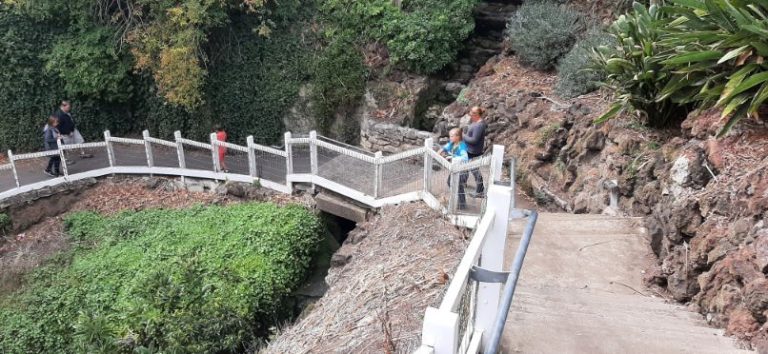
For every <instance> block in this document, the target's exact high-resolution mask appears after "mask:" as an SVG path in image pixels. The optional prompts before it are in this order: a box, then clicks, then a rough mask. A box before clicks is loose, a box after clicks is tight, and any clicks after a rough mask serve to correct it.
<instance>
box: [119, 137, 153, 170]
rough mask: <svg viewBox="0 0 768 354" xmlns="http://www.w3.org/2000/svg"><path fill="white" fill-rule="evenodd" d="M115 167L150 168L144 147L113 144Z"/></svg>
mask: <svg viewBox="0 0 768 354" xmlns="http://www.w3.org/2000/svg"><path fill="white" fill-rule="evenodd" d="M110 144H112V151H113V152H114V154H115V166H148V165H147V152H146V150H145V149H144V145H143V144H142V145H138V144H126V143H118V142H112V143H110Z"/></svg>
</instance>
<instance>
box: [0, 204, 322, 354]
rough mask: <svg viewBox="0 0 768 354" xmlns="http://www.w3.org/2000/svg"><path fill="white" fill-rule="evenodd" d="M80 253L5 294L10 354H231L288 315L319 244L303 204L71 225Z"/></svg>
mask: <svg viewBox="0 0 768 354" xmlns="http://www.w3.org/2000/svg"><path fill="white" fill-rule="evenodd" d="M65 224H66V229H67V233H68V234H69V236H70V237H71V238H72V241H73V242H74V247H73V248H72V250H71V251H68V252H66V253H64V254H61V255H60V256H58V257H57V258H56V259H54V260H53V261H52V262H51V263H50V264H48V265H47V266H44V267H42V268H40V269H38V270H37V271H35V272H34V273H32V274H30V275H29V276H28V277H27V279H26V280H25V285H24V287H23V288H22V289H20V290H18V291H17V292H15V293H12V294H9V295H6V296H5V297H3V298H0V324H1V325H0V351H1V352H3V353H86V352H87V353H151V352H164V353H193V352H194V353H229V352H243V351H246V350H249V349H253V348H254V347H255V346H257V345H258V344H259V343H260V341H261V340H262V338H264V336H265V335H267V334H269V328H270V326H273V325H275V324H276V323H277V321H279V320H280V319H281V318H284V316H285V315H286V310H285V308H286V306H285V304H284V300H285V299H286V297H287V296H288V295H289V294H291V292H292V290H294V289H296V288H297V287H298V286H299V285H300V283H301V282H302V281H303V279H304V276H305V272H306V271H307V268H308V266H309V264H310V262H311V259H312V256H313V254H314V253H315V251H316V250H317V247H318V244H319V241H320V237H319V235H320V231H321V228H320V222H319V221H318V219H317V218H316V217H315V216H314V215H312V214H311V213H310V212H309V211H308V210H306V209H304V208H302V207H299V206H287V207H278V206H275V205H273V204H270V203H250V204H239V205H233V206H226V207H222V206H212V207H195V208H191V209H185V210H165V209H152V210H145V211H140V212H125V213H122V214H118V215H116V216H111V217H103V216H100V215H98V214H95V213H91V212H80V213H76V214H72V215H70V216H68V217H67V218H66V219H65Z"/></svg>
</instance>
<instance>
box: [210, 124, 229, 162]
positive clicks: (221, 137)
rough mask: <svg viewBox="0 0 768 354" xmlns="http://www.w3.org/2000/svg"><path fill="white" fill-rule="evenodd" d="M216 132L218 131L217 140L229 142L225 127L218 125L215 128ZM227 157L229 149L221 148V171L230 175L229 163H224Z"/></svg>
mask: <svg viewBox="0 0 768 354" xmlns="http://www.w3.org/2000/svg"><path fill="white" fill-rule="evenodd" d="M213 130H214V131H216V140H218V141H227V132H226V131H224V127H222V126H220V125H217V126H216V127H215V128H213ZM226 155H227V148H226V147H224V146H219V170H221V171H222V172H224V173H228V172H229V169H228V168H227V163H226V161H224V157H225V156H226Z"/></svg>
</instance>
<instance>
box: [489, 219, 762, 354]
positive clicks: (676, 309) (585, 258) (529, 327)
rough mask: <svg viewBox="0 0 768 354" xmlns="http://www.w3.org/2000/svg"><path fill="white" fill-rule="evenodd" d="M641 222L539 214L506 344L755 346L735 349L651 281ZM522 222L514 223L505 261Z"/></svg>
mask: <svg viewBox="0 0 768 354" xmlns="http://www.w3.org/2000/svg"><path fill="white" fill-rule="evenodd" d="M641 225H642V223H641V221H640V220H639V219H633V218H615V217H605V216H599V215H573V214H541V215H540V216H539V220H538V223H537V225H536V230H535V233H534V237H533V240H532V242H531V245H530V247H529V249H528V255H527V257H526V259H525V263H524V265H523V271H522V273H521V276H520V281H519V282H518V287H517V291H516V293H515V297H514V300H513V302H512V309H511V310H510V314H509V317H508V320H507V323H506V327H505V331H504V336H503V339H502V348H503V352H504V353H527V354H534V353H558V354H566V353H590V354H598V353H621V354H634V353H637V354H640V353H643V354H645V353H654V354H666V353H669V354H672V353H675V354H677V353H697V354H705V353H712V354H715V353H717V354H724V353H751V352H750V351H745V350H739V349H736V346H735V343H734V340H733V339H731V338H728V337H724V336H723V335H722V330H718V329H714V328H710V327H708V326H707V325H706V323H704V321H703V320H702V318H701V316H700V315H698V314H697V313H694V312H691V311H688V310H687V309H686V308H685V307H683V306H681V305H678V304H676V303H669V302H666V301H664V300H663V299H662V298H661V297H659V296H658V295H656V294H653V293H652V292H651V291H649V290H647V289H645V287H644V286H643V284H642V275H643V274H642V272H643V270H644V269H646V266H647V265H648V264H649V263H650V262H652V261H653V258H652V257H653V255H652V254H651V251H650V248H649V246H648V244H649V243H648V241H647V240H646V235H645V230H644V229H643V228H642V227H641ZM523 226H524V225H523V223H522V222H514V223H513V224H512V225H511V227H510V229H511V232H510V234H511V236H510V239H509V240H508V243H507V250H506V255H507V263H511V258H512V257H514V252H515V250H516V248H517V244H518V242H519V235H520V233H521V231H522V229H523ZM512 235H513V236H512ZM508 268H509V264H507V269H508Z"/></svg>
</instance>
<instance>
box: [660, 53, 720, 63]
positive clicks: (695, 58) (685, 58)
mask: <svg viewBox="0 0 768 354" xmlns="http://www.w3.org/2000/svg"><path fill="white" fill-rule="evenodd" d="M722 55H723V53H722V52H720V51H716V50H709V51H704V52H693V53H686V54H682V55H676V56H673V57H672V58H670V59H667V60H664V61H662V63H663V64H666V65H677V64H686V63H696V62H700V61H706V60H714V59H717V58H720V57H721V56H722Z"/></svg>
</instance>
